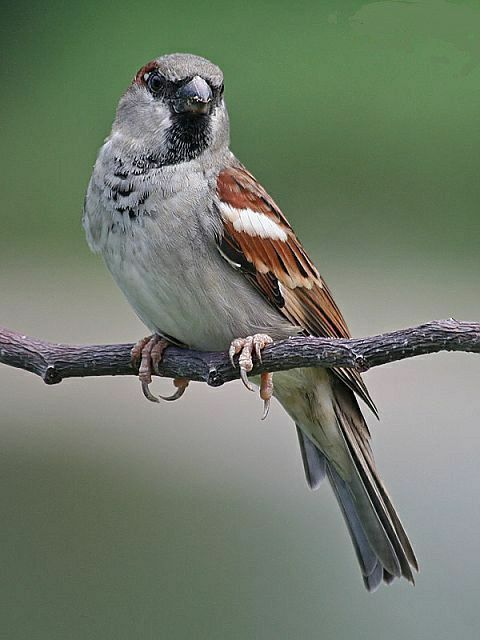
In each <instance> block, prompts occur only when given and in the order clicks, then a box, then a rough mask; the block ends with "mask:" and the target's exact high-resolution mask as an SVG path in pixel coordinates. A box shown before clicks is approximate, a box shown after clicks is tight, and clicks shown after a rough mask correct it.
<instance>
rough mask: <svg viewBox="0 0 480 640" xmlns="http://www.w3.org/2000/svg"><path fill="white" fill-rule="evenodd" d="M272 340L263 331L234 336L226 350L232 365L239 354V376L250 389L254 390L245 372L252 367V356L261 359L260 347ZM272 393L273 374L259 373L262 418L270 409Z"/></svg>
mask: <svg viewBox="0 0 480 640" xmlns="http://www.w3.org/2000/svg"><path fill="white" fill-rule="evenodd" d="M272 342H273V340H272V338H271V337H270V336H267V335H266V334H264V333H256V334H255V335H253V336H247V337H246V338H236V339H235V340H233V341H232V343H231V344H230V349H229V350H228V355H229V357H230V362H231V363H232V365H234V364H235V363H234V361H233V358H234V356H236V355H237V354H238V353H239V354H240V356H239V358H238V365H239V367H240V378H241V380H242V382H243V384H244V385H245V386H246V387H247V389H249V390H250V391H255V389H254V388H253V387H252V385H251V384H250V382H249V381H248V377H247V373H248V372H250V371H251V370H252V369H253V361H252V356H253V354H254V353H255V355H256V356H257V358H258V361H259V362H261V361H262V349H264V348H265V347H266V346H267V344H271V343H272ZM272 393H273V374H271V373H262V374H261V375H260V397H261V399H262V400H263V416H262V420H265V418H266V417H267V415H268V411H269V409H270V401H271V398H272Z"/></svg>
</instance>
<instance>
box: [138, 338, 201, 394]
mask: <svg viewBox="0 0 480 640" xmlns="http://www.w3.org/2000/svg"><path fill="white" fill-rule="evenodd" d="M169 344H170V343H169V342H168V340H165V338H162V337H161V336H159V335H157V334H153V335H152V336H147V337H146V338H143V339H142V340H139V341H138V342H137V344H136V345H135V346H134V347H133V349H132V352H131V353H132V366H133V367H134V368H136V367H137V365H138V363H139V361H140V366H139V367H138V379H139V380H140V384H141V385H142V391H143V395H144V396H145V397H146V398H147V400H150V402H159V399H158V398H157V396H154V395H153V394H152V392H151V391H150V384H151V382H152V373H157V374H158V373H159V370H158V366H159V364H160V362H161V361H162V357H163V352H164V351H165V349H166V348H167V347H168V346H169ZM188 383H189V380H187V379H186V378H175V380H174V381H173V384H174V385H175V387H177V390H176V391H175V392H174V393H173V394H172V395H171V396H159V397H160V398H162V400H169V401H171V400H178V398H181V397H182V396H183V394H184V393H185V389H186V388H187V387H188Z"/></svg>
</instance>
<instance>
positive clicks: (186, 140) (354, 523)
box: [83, 54, 418, 591]
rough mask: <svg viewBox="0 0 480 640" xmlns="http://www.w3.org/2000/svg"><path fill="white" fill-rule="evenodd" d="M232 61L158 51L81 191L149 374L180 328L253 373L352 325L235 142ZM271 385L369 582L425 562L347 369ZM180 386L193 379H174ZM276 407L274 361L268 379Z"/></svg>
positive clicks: (303, 373)
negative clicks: (281, 345)
mask: <svg viewBox="0 0 480 640" xmlns="http://www.w3.org/2000/svg"><path fill="white" fill-rule="evenodd" d="M223 93H224V91H223V75H222V72H221V70H220V69H219V68H218V67H217V66H215V65H214V64H212V63H211V62H209V61H208V60H205V59H203V58H200V57H197V56H194V55H190V54H172V55H166V56H163V57H161V58H158V59H157V60H153V61H152V62H149V63H148V64H147V65H145V66H144V67H142V68H141V69H140V71H139V72H138V73H137V75H136V76H135V78H134V80H133V82H132V84H131V85H130V87H129V88H128V89H127V91H126V92H125V94H124V95H123V96H122V98H121V99H120V103H119V105H118V109H117V114H116V118H115V121H114V123H113V127H112V132H111V134H110V136H109V137H108V138H107V140H106V142H105V144H104V145H103V147H102V148H101V150H100V153H99V155H98V159H97V161H96V164H95V168H94V170H93V174H92V177H91V179H90V183H89V185H88V190H87V194H86V198H85V208H84V217H83V224H84V228H85V231H86V235H87V239H88V243H89V245H90V248H91V249H92V250H93V251H94V252H97V253H101V254H102V256H103V258H104V260H105V263H106V265H107V267H108V269H109V270H110V272H111V274H112V276H113V278H114V279H115V281H116V282H117V284H118V286H119V287H120V288H121V289H122V291H123V293H124V294H125V296H126V297H127V299H128V301H129V302H130V304H131V305H132V307H133V308H134V310H135V311H136V313H137V315H138V316H139V318H140V319H141V320H142V321H143V322H144V323H145V325H146V326H147V327H148V328H149V329H150V331H152V332H153V336H152V337H151V338H147V339H145V340H143V341H141V342H140V343H139V345H138V346H137V347H136V349H135V350H134V352H133V356H134V357H135V358H136V357H139V358H140V360H141V364H140V372H139V375H140V379H141V381H142V387H143V389H144V393H145V395H146V396H147V397H148V398H149V399H152V400H155V401H156V400H157V398H156V397H155V396H153V395H152V393H151V392H150V390H149V388H148V385H149V383H150V381H151V372H152V367H153V368H155V366H156V364H158V362H159V360H160V358H161V355H162V352H163V350H164V349H165V346H166V345H168V344H170V343H173V344H177V345H184V346H187V347H189V348H191V349H199V350H212V351H220V350H227V349H229V350H230V355H231V357H232V358H233V357H234V356H235V354H237V353H239V354H240V358H239V363H240V368H241V374H242V379H243V380H244V382H245V383H246V384H247V385H250V383H249V382H248V380H247V376H246V374H247V373H248V371H250V370H251V368H252V354H256V355H257V357H261V350H262V348H263V347H264V346H265V345H266V344H268V342H271V341H272V340H280V339H283V338H287V337H288V336H292V335H298V334H303V335H314V336H327V337H331V338H347V337H349V336H350V334H349V331H348V329H347V326H346V324H345V321H344V319H343V317H342V315H341V313H340V311H339V309H338V307H337V305H336V304H335V302H334V300H333V298H332V295H331V293H330V290H329V289H328V287H327V285H326V284H325V282H324V281H323V279H322V278H321V276H320V275H319V273H318V271H317V269H316V267H315V265H314V264H313V263H312V261H311V260H310V259H309V257H308V256H307V254H306V253H305V251H304V249H303V248H302V245H301V244H300V242H299V240H298V238H297V237H296V235H295V233H294V232H293V230H292V228H291V226H290V225H289V223H288V221H287V220H286V218H285V217H284V215H283V214H282V212H281V211H280V209H279V207H278V206H277V205H276V203H275V202H274V201H273V199H272V198H271V197H270V196H269V195H268V193H267V192H266V191H265V190H264V189H263V187H262V186H261V185H260V184H259V183H258V182H257V181H256V179H255V178H254V177H253V176H252V175H251V174H250V173H249V172H248V171H247V170H246V169H245V167H244V166H243V165H242V164H241V163H240V162H239V161H238V160H237V158H236V157H235V156H234V155H233V153H232V152H231V151H230V149H229V122H228V114H227V109H226V106H225V102H224V97H223ZM273 383H274V384H273V393H274V395H275V396H276V398H277V399H278V400H279V401H280V403H281V404H282V405H283V407H284V408H285V410H286V411H287V413H288V414H289V415H290V416H291V417H292V418H293V420H294V421H295V424H296V425H297V432H298V438H299V442H300V450H301V454H302V458H303V464H304V468H305V473H306V478H307V482H308V485H309V486H310V487H311V488H312V489H316V488H317V487H318V486H319V485H320V483H321V481H322V480H323V478H324V477H325V476H326V477H327V478H328V481H329V482H330V485H331V487H332V489H333V491H334V493H335V496H336V498H337V500H338V503H339V505H340V508H341V511H342V513H343V516H344V518H345V521H346V524H347V527H348V530H349V533H350V536H351V538H352V541H353V545H354V548H355V552H356V555H357V558H358V562H359V564H360V568H361V571H362V575H363V580H364V583H365V585H366V587H367V589H368V590H371V591H373V590H374V589H376V588H377V587H378V586H379V585H380V584H381V582H382V581H385V582H387V583H389V582H391V581H392V580H393V579H394V578H396V577H401V576H403V577H405V578H406V579H407V580H409V581H410V582H412V583H413V581H414V580H413V574H412V569H413V568H414V569H416V570H418V566H417V561H416V559H415V555H414V552H413V550H412V547H411V545H410V542H409V540H408V537H407V535H406V533H405V531H404V529H403V527H402V524H401V523H400V520H399V518H398V516H397V514H396V512H395V509H394V507H393V505H392V503H391V501H390V498H389V496H388V494H387V492H386V490H385V487H384V485H383V483H382V481H381V480H380V478H379V476H378V473H377V470H376V467H375V462H374V459H373V455H372V451H371V449H370V444H369V437H370V434H369V431H368V427H367V424H366V422H365V419H364V417H363V415H362V413H361V411H360V408H359V405H358V402H357V397H356V396H359V397H360V398H362V400H363V401H364V402H365V403H366V404H367V405H368V406H369V407H370V409H372V410H373V412H374V413H376V409H375V405H374V404H373V401H372V400H371V398H370V395H369V393H368V391H367V388H366V387H365V384H364V383H363V381H362V379H361V377H360V375H359V374H358V373H357V372H355V371H353V370H351V369H342V368H338V369H333V370H327V369H323V368H305V369H295V370H292V371H286V372H279V373H275V374H274V376H273ZM175 384H176V386H177V391H176V393H175V394H174V395H173V398H176V397H179V396H180V395H181V393H183V391H184V389H185V387H186V385H187V384H188V381H186V380H177V381H175ZM260 386H261V395H262V397H263V398H264V400H265V402H266V405H267V409H268V402H269V398H270V395H271V393H272V377H271V375H270V374H267V375H264V376H263V377H262V379H261V380H260Z"/></svg>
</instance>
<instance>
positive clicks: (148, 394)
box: [142, 382, 160, 402]
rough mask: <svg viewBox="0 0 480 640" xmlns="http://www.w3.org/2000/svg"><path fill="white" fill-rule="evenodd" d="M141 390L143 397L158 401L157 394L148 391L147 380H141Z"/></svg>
mask: <svg viewBox="0 0 480 640" xmlns="http://www.w3.org/2000/svg"><path fill="white" fill-rule="evenodd" d="M142 391H143V395H144V396H145V398H146V399H147V400H150V402H160V400H159V399H158V398H157V396H154V395H153V393H152V392H151V391H150V389H149V383H148V382H142Z"/></svg>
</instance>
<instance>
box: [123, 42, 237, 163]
mask: <svg viewBox="0 0 480 640" xmlns="http://www.w3.org/2000/svg"><path fill="white" fill-rule="evenodd" d="M116 132H117V133H119V134H120V135H122V136H125V137H126V138H127V139H131V144H132V149H135V150H136V149H141V150H142V152H143V153H146V154H149V153H150V154H153V155H157V156H158V157H159V161H160V163H161V164H170V165H171V164H178V163H180V162H186V161H189V160H192V159H193V158H197V157H198V156H200V155H201V154H202V153H203V152H204V151H206V150H207V149H216V148H219V149H221V148H222V147H224V148H226V147H227V146H228V142H229V124H228V114H227V109H226V107H225V103H224V100H223V74H222V72H221V70H220V69H219V68H218V67H217V66H216V65H214V64H212V63H211V62H209V61H208V60H205V59H204V58H200V57H199V56H194V55H191V54H186V53H174V54H170V55H166V56H162V57H161V58H157V59H156V60H152V61H151V62H149V63H148V64H146V65H144V66H143V67H142V68H141V69H140V70H139V71H138V73H137V74H136V76H135V78H134V79H133V82H132V84H131V85H130V87H129V88H128V89H127V91H126V92H125V94H124V95H123V96H122V98H121V99H120V103H119V105H118V110H117V116H116V119H115V123H114V127H113V133H116Z"/></svg>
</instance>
